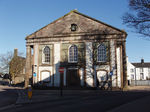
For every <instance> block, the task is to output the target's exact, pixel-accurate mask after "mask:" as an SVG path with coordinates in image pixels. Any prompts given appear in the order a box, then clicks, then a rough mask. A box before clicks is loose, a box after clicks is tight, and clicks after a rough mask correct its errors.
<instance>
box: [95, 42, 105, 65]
mask: <svg viewBox="0 0 150 112" xmlns="http://www.w3.org/2000/svg"><path fill="white" fill-rule="evenodd" d="M106 59H107V55H106V46H105V45H104V44H100V45H99V46H98V48H97V61H98V62H106Z"/></svg>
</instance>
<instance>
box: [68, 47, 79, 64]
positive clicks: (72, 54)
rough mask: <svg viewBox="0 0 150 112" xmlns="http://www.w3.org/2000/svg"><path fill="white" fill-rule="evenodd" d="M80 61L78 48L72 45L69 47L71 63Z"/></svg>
mask: <svg viewBox="0 0 150 112" xmlns="http://www.w3.org/2000/svg"><path fill="white" fill-rule="evenodd" d="M77 61H78V48H77V46H76V45H72V46H70V47H69V62H71V63H72V62H73V63H74V62H77Z"/></svg>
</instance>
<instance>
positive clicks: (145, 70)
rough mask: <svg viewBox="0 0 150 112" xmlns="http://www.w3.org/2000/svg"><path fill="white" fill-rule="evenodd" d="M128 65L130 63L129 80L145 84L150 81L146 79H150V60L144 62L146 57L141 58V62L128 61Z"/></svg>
mask: <svg viewBox="0 0 150 112" xmlns="http://www.w3.org/2000/svg"><path fill="white" fill-rule="evenodd" d="M127 65H128V66H127V68H128V72H127V74H128V75H127V76H128V81H129V82H130V83H135V81H137V82H136V83H137V84H138V85H140V84H141V85H145V84H146V83H150V82H148V81H147V82H146V80H150V63H149V62H144V59H141V62H139V63H130V62H129V61H128V64H127ZM142 83H143V84H142ZM144 83H145V84H144ZM133 85H135V84H133ZM147 85H149V84H147Z"/></svg>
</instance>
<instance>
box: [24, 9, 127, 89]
mask: <svg viewBox="0 0 150 112" xmlns="http://www.w3.org/2000/svg"><path fill="white" fill-rule="evenodd" d="M126 37H127V33H126V32H125V31H123V30H120V29H118V28H115V27H113V26H111V25H108V24H106V23H103V22H101V21H99V20H96V19H94V18H92V17H89V16H87V15H84V14H82V13H80V12H78V11H77V10H73V11H71V12H69V13H68V14H66V15H64V16H63V17H61V18H59V19H57V20H55V21H54V22H52V23H50V24H48V25H46V26H44V27H43V28H41V29H39V30H37V31H36V32H34V33H32V34H31V35H29V36H27V37H26V77H25V87H27V86H28V85H29V84H33V85H35V84H36V85H37V84H39V85H42V86H47V87H60V86H61V85H63V87H68V88H69V87H101V86H102V85H104V86H108V85H107V84H106V82H111V86H112V87H113V88H120V89H123V88H124V87H125V86H126V83H127V69H126V68H127V67H126ZM60 68H61V70H62V71H61V72H60ZM105 84H106V85H105Z"/></svg>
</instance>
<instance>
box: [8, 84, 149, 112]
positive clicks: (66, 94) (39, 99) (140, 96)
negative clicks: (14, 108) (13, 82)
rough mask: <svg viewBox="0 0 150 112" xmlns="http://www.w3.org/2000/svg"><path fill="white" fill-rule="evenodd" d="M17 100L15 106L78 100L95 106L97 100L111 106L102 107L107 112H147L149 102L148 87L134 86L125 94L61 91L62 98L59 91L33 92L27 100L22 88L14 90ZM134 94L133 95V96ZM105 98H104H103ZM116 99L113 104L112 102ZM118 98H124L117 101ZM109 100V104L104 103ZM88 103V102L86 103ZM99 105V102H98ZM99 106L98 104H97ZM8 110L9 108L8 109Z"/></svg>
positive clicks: (98, 91) (25, 92)
mask: <svg viewBox="0 0 150 112" xmlns="http://www.w3.org/2000/svg"><path fill="white" fill-rule="evenodd" d="M16 90H17V93H18V98H17V101H16V104H15V105H25V104H39V103H46V102H53V103H54V102H58V101H59V102H60V101H62V102H63V103H64V102H71V101H74V100H77V99H78V100H79V102H81V101H83V100H86V101H87V104H88V105H89V103H90V105H91V104H92V102H93V103H94V102H95V104H96V105H98V104H97V102H99V101H98V100H97V99H98V98H99V99H101V101H102V102H103V103H104V104H105V103H106V104H108V106H109V104H111V105H112V106H110V107H107V106H106V105H105V106H106V107H104V110H107V109H108V110H109V111H108V112H127V111H128V112H131V111H137V112H141V111H143V110H144V112H149V111H150V109H149V101H150V87H149V86H136V87H135V86H134V87H128V90H127V91H125V92H120V91H112V92H111V91H101V90H63V91H62V96H61V91H60V90H33V95H32V98H31V99H29V98H28V96H27V90H25V89H23V88H16ZM134 93H135V95H134ZM104 97H105V98H104ZM116 98H118V99H117V100H116V101H115V103H116V104H114V103H113V102H114V101H112V100H114V99H116ZM119 98H124V99H121V100H120V101H119ZM127 98H128V99H127ZM106 100H109V101H110V102H112V103H110V102H108V101H106ZM88 101H90V102H88ZM99 103H100V102H99ZM99 106H100V104H99ZM8 108H9V107H8Z"/></svg>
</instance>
